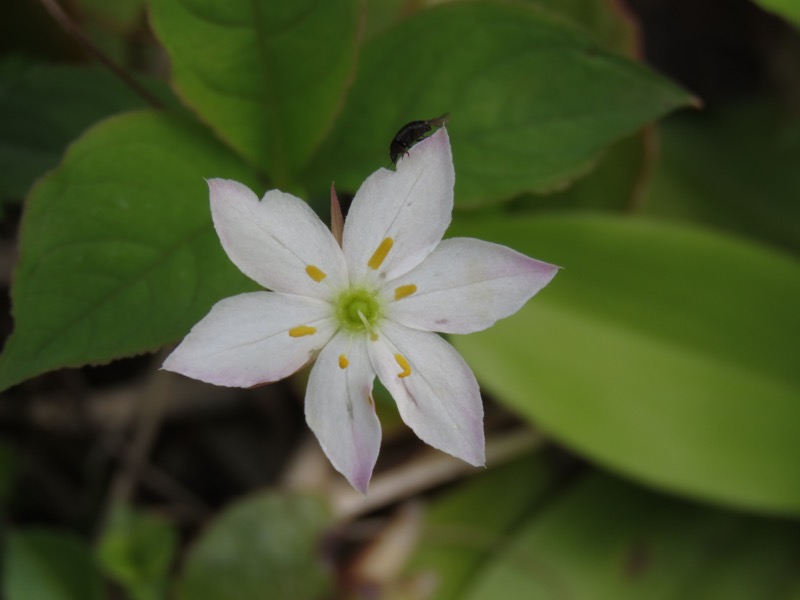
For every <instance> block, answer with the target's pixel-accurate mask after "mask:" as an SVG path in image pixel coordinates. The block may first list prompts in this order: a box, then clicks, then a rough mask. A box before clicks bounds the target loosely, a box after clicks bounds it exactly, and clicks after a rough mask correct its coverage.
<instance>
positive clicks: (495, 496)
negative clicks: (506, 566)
mask: <svg viewBox="0 0 800 600" xmlns="http://www.w3.org/2000/svg"><path fill="white" fill-rule="evenodd" d="M547 467H548V465H547V463H546V459H545V458H544V457H543V455H541V454H539V455H533V456H527V457H524V458H521V459H518V460H516V461H514V462H513V463H511V464H508V465H505V466H503V467H500V468H498V469H492V470H490V471H489V472H488V473H486V474H485V475H481V476H480V477H475V478H474V479H472V480H470V481H469V482H467V483H466V484H464V485H462V486H460V487H459V488H458V489H457V490H456V491H455V492H452V493H450V494H447V495H446V496H445V497H444V498H443V499H441V500H439V501H437V502H436V504H435V505H434V506H433V507H432V508H431V510H430V511H429V513H428V514H427V515H426V518H425V525H424V527H423V531H422V536H421V539H420V543H419V547H418V550H417V552H416V553H415V554H414V556H413V557H412V560H411V561H410V563H409V565H408V569H407V570H408V571H409V572H410V573H412V574H414V573H415V572H417V573H419V572H423V573H433V574H435V578H436V582H437V584H436V596H435V598H437V600H458V599H460V598H462V597H463V594H464V591H465V590H466V589H467V588H468V586H469V582H470V580H471V579H472V577H474V576H475V575H476V573H478V570H479V569H480V568H481V567H482V566H483V565H484V564H485V563H486V562H487V561H489V560H491V558H492V557H493V556H495V555H496V553H497V550H498V548H500V547H503V546H504V545H505V542H506V540H507V538H508V536H509V535H511V534H512V533H513V530H514V528H515V527H516V526H517V525H518V524H519V522H520V521H521V520H522V519H524V518H526V517H527V515H528V514H529V513H530V512H531V511H532V510H533V509H534V507H536V506H538V505H539V503H540V502H541V501H542V499H543V497H544V495H545V493H546V492H547V491H548V490H549V487H550V485H551V484H552V475H553V472H554V471H553V470H552V469H549V468H547ZM488 506H491V507H492V509H491V510H486V507H488Z"/></svg>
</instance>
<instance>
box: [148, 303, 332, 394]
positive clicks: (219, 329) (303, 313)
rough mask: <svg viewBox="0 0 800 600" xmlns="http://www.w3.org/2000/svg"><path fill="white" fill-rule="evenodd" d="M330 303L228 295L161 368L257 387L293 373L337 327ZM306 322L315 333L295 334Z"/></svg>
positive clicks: (218, 382) (220, 382)
mask: <svg viewBox="0 0 800 600" xmlns="http://www.w3.org/2000/svg"><path fill="white" fill-rule="evenodd" d="M330 312H331V309H330V305H329V304H328V303H326V302H323V301H321V300H316V299H314V298H305V297H302V296H287V295H284V294H278V293H274V292H251V293H247V294H240V295H238V296H232V297H231V298H225V299H224V300H220V301H219V302H217V303H216V304H215V305H214V306H213V308H212V309H211V311H210V312H209V313H208V315H206V316H205V317H204V318H203V319H202V320H201V321H200V322H199V323H197V324H196V325H195V326H194V327H193V328H192V330H191V331H190V332H189V334H188V335H187V336H186V337H185V338H184V339H183V341H182V342H181V343H180V344H179V345H178V347H177V348H175V350H174V351H173V352H172V353H171V354H170V355H169V356H168V357H167V359H166V360H165V361H164V364H163V366H162V369H165V370H167V371H173V372H175V373H180V374H182V375H185V376H187V377H191V378H192V379H198V380H200V381H205V382H206V383H213V384H215V385H221V386H227V387H252V386H255V385H260V384H262V383H269V382H273V381H278V380H280V379H283V378H285V377H288V376H289V375H291V374H292V373H294V372H295V371H297V370H298V369H300V368H301V367H302V366H303V365H305V364H306V363H308V361H309V360H311V359H312V358H313V357H314V356H315V355H316V353H317V352H318V351H319V350H320V348H322V347H323V346H324V345H325V344H326V343H327V342H328V340H329V339H330V338H331V337H332V336H333V334H334V332H335V324H334V322H333V320H332V319H331V315H330ZM301 325H307V326H310V327H314V328H316V333H314V334H313V335H306V336H301V337H292V336H290V335H289V330H290V329H293V328H295V327H299V326H301Z"/></svg>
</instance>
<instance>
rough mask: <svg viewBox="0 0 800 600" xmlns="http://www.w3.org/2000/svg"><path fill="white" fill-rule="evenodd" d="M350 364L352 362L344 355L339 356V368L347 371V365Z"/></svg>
mask: <svg viewBox="0 0 800 600" xmlns="http://www.w3.org/2000/svg"><path fill="white" fill-rule="evenodd" d="M349 364H350V361H349V360H347V357H346V356H345V355H344V354H340V355H339V368H340V369H346V368H347V365H349Z"/></svg>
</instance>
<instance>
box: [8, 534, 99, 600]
mask: <svg viewBox="0 0 800 600" xmlns="http://www.w3.org/2000/svg"><path fill="white" fill-rule="evenodd" d="M3 554H4V565H3V566H4V568H3V579H2V592H3V594H2V596H3V598H5V599H6V600H31V599H32V598H35V599H36V600H100V599H101V598H102V597H103V581H102V579H101V578H100V573H99V571H98V570H97V567H96V566H95V564H94V561H93V559H92V555H91V553H90V552H89V547H88V545H87V544H86V543H85V542H84V541H83V540H81V539H79V538H77V537H75V536H72V535H68V534H65V533H56V532H53V531H46V530H29V531H15V532H13V533H11V534H10V535H9V536H8V537H7V538H6V543H5V552H4V553H3Z"/></svg>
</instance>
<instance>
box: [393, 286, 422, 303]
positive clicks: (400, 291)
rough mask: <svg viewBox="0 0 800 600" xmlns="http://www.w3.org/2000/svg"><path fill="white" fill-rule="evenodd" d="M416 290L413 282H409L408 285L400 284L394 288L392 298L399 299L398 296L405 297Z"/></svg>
mask: <svg viewBox="0 0 800 600" xmlns="http://www.w3.org/2000/svg"><path fill="white" fill-rule="evenodd" d="M416 291H417V286H415V285H414V284H413V283H409V284H408V285H401V286H400V287H396V288H394V299H395V300H400V298H405V297H406V296H410V295H411V294H413V293H414V292H416Z"/></svg>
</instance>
